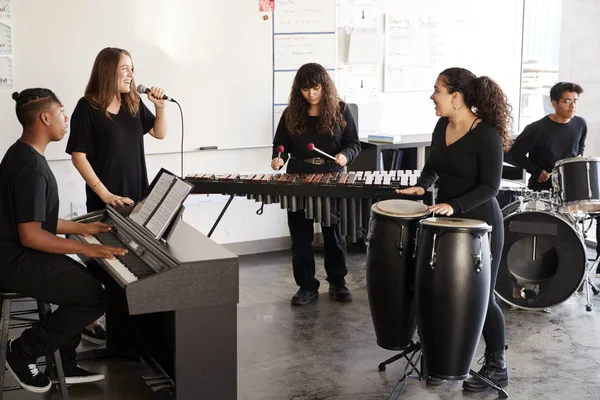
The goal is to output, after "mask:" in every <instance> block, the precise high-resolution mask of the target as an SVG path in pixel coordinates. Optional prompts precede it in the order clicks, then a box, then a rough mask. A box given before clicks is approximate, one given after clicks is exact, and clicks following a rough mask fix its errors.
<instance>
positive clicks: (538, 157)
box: [509, 115, 587, 189]
mask: <svg viewBox="0 0 600 400" xmlns="http://www.w3.org/2000/svg"><path fill="white" fill-rule="evenodd" d="M586 137H587V124H586V123H585V120H584V119H583V118H581V117H573V118H572V119H571V120H570V121H569V122H567V123H566V124H561V123H558V122H554V121H552V119H550V116H548V115H547V116H545V117H544V118H542V119H540V120H538V121H535V122H532V123H531V124H529V125H527V126H526V127H525V129H523V132H522V133H521V134H520V135H519V136H518V137H517V139H516V140H515V142H514V143H513V146H512V148H511V149H510V152H509V154H510V155H511V156H512V157H513V158H514V160H515V162H516V163H517V164H518V165H519V167H521V168H524V169H525V170H526V171H527V172H529V173H530V174H531V177H530V178H529V187H530V188H532V189H550V188H552V180H551V179H548V180H547V181H546V182H544V183H539V182H538V181H537V180H538V178H539V176H540V174H541V173H542V171H544V170H545V171H547V172H551V171H552V169H553V168H554V164H555V163H556V162H557V161H559V160H562V159H564V158H570V157H575V156H578V155H583V151H584V149H585V139H586ZM528 154H529V156H528Z"/></svg>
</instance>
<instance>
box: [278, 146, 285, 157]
mask: <svg viewBox="0 0 600 400" xmlns="http://www.w3.org/2000/svg"><path fill="white" fill-rule="evenodd" d="M283 150H284V148H283V146H282V145H279V146H277V158H281V153H283Z"/></svg>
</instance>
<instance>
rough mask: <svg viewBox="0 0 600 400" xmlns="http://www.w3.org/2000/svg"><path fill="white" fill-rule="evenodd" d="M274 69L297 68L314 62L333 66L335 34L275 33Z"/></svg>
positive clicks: (328, 67)
mask: <svg viewBox="0 0 600 400" xmlns="http://www.w3.org/2000/svg"><path fill="white" fill-rule="evenodd" d="M274 53H275V70H282V69H283V70H286V69H287V70H289V69H298V68H300V67H301V66H302V65H304V64H306V63H309V62H315V63H319V64H321V65H322V66H323V67H324V68H326V69H330V68H334V67H335V35H334V34H322V35H301V34H299V35H276V36H275V48H274Z"/></svg>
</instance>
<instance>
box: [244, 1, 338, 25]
mask: <svg viewBox="0 0 600 400" xmlns="http://www.w3.org/2000/svg"><path fill="white" fill-rule="evenodd" d="M250 2H251V1H250ZM334 26H335V2H334V1H329V0H276V1H275V32H277V33H298V32H331V31H332V27H334Z"/></svg>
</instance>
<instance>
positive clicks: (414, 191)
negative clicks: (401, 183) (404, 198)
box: [396, 186, 425, 196]
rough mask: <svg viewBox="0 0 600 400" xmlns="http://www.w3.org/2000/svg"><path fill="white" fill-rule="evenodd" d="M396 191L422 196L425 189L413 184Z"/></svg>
mask: <svg viewBox="0 0 600 400" xmlns="http://www.w3.org/2000/svg"><path fill="white" fill-rule="evenodd" d="M396 193H398V194H412V195H415V196H423V195H424V194H425V189H423V188H422V187H421V186H413V187H409V188H407V189H396Z"/></svg>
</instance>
